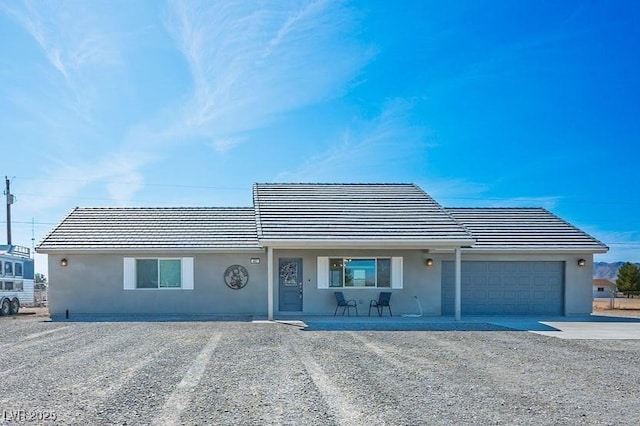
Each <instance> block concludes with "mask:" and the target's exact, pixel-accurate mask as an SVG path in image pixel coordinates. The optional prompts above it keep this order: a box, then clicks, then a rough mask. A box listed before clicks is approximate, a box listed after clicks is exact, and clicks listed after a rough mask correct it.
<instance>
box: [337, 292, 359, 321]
mask: <svg viewBox="0 0 640 426" xmlns="http://www.w3.org/2000/svg"><path fill="white" fill-rule="evenodd" d="M334 294H335V295H336V302H337V305H336V310H335V312H334V313H333V316H334V317H335V316H336V314H337V313H338V308H340V307H341V308H342V315H343V316H344V311H347V316H351V308H356V316H358V304H357V303H356V301H355V300H353V299H351V300H346V299H345V298H344V294H342V292H341V291H334Z"/></svg>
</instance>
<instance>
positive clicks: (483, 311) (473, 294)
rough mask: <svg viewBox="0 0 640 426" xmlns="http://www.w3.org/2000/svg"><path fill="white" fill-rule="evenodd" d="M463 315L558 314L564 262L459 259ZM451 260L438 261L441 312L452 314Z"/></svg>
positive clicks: (561, 293)
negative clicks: (440, 270) (440, 278)
mask: <svg viewBox="0 0 640 426" xmlns="http://www.w3.org/2000/svg"><path fill="white" fill-rule="evenodd" d="M461 286H462V296H461V297H462V300H461V302H462V306H461V307H462V314H463V315H513V314H548V315H562V314H563V301H564V297H563V295H564V262H462V280H461ZM454 298H455V264H454V262H443V264H442V312H443V314H445V315H453V314H454V309H455V306H454V300H455V299H454Z"/></svg>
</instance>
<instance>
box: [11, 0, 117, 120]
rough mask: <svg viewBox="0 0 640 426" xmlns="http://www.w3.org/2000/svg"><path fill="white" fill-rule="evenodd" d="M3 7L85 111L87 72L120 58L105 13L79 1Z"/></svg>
mask: <svg viewBox="0 0 640 426" xmlns="http://www.w3.org/2000/svg"><path fill="white" fill-rule="evenodd" d="M2 9H3V10H4V11H5V12H6V13H7V14H8V15H9V16H12V17H13V18H14V19H15V20H16V21H17V22H19V23H20V24H21V25H22V26H23V28H24V29H25V30H26V31H27V33H28V34H29V35H31V37H33V39H34V40H35V41H36V42H37V44H38V45H39V46H40V48H41V50H42V52H43V53H44V55H45V57H46V58H47V60H48V62H49V64H50V65H51V67H52V68H53V69H54V70H55V71H57V73H58V74H59V75H60V76H61V77H62V78H63V79H64V81H65V83H66V85H67V89H68V91H69V95H70V96H72V97H73V100H74V102H75V103H76V104H77V105H76V107H77V109H78V111H77V112H81V113H82V114H85V115H86V114H88V111H87V110H88V109H90V105H88V102H89V101H90V99H88V96H87V95H88V94H89V93H90V92H91V91H90V90H89V87H87V86H88V85H90V84H91V75H89V74H90V73H93V72H95V71H96V69H95V67H101V66H106V65H109V66H112V65H115V64H118V63H120V62H121V58H120V51H119V48H118V46H117V43H116V42H115V40H114V37H113V36H112V35H111V34H109V31H108V30H107V29H105V15H103V14H101V13H100V10H96V8H88V7H83V5H82V4H75V5H72V4H69V3H57V2H44V3H43V2H31V1H25V2H23V3H22V4H20V3H14V4H12V5H11V6H7V5H5V6H3V7H2ZM97 9H99V8H97ZM90 11H91V12H90ZM85 118H86V117H85Z"/></svg>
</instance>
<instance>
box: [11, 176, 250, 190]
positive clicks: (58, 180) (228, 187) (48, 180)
mask: <svg viewBox="0 0 640 426" xmlns="http://www.w3.org/2000/svg"><path fill="white" fill-rule="evenodd" d="M17 178H20V179H24V180H35V181H46V182H52V181H53V182H77V183H86V184H91V183H98V184H105V185H133V184H135V185H138V184H139V182H133V181H128V182H127V181H123V182H118V181H106V180H86V179H63V178H37V177H32V178H30V177H24V176H17ZM141 186H142V187H145V186H154V187H165V188H192V189H215V190H230V191H231V190H244V189H246V187H242V188H241V187H233V186H210V185H179V184H168V183H144V184H142V185H141Z"/></svg>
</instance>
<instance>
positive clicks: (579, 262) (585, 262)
mask: <svg viewBox="0 0 640 426" xmlns="http://www.w3.org/2000/svg"><path fill="white" fill-rule="evenodd" d="M586 264H587V261H586V260H584V259H579V260H578V266H584V265H586Z"/></svg>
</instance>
